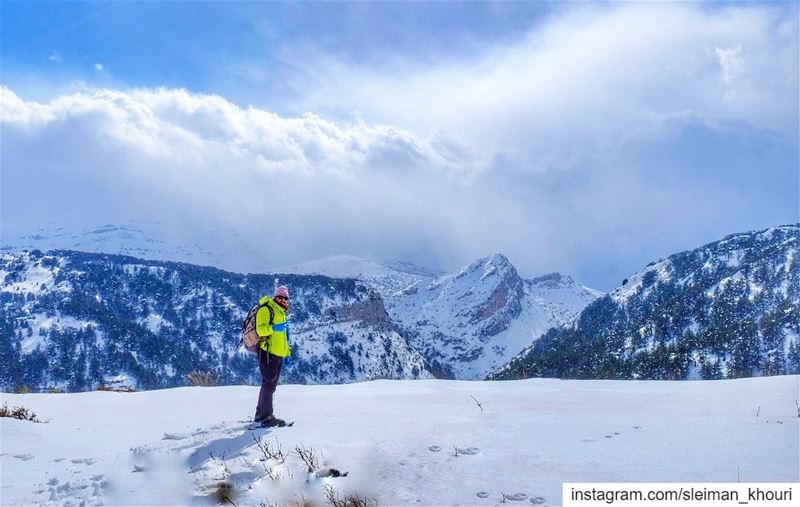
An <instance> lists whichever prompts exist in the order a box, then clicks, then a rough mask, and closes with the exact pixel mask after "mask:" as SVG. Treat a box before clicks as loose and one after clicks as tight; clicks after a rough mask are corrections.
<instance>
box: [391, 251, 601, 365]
mask: <svg viewBox="0 0 800 507" xmlns="http://www.w3.org/2000/svg"><path fill="white" fill-rule="evenodd" d="M597 295H598V293H597V292H596V291H592V290H591V289H587V288H585V287H582V286H580V285H578V284H577V283H575V281H574V280H572V279H571V278H570V277H568V276H562V275H559V274H557V273H554V274H551V275H547V276H543V277H540V278H535V279H533V280H524V279H522V278H521V277H520V276H519V274H518V273H517V270H516V269H515V268H514V266H513V265H512V264H511V262H509V260H508V259H507V258H506V257H504V256H503V255H501V254H495V255H492V256H490V257H486V258H483V259H479V260H478V261H475V262H473V263H472V264H470V265H469V266H466V267H464V268H463V269H461V270H459V271H458V272H456V273H452V274H448V275H444V276H440V277H425V278H422V279H420V280H418V281H416V282H414V283H413V284H411V285H409V286H408V287H406V288H405V289H403V290H401V291H398V292H396V293H393V294H389V295H387V296H386V309H387V311H388V313H389V315H390V316H391V318H392V319H393V320H395V321H396V322H398V323H399V325H400V329H401V333H402V334H403V335H404V336H405V337H406V338H407V339H408V341H409V343H410V344H411V345H412V346H413V347H414V348H415V349H416V350H418V351H420V352H421V353H422V354H423V355H424V356H425V357H426V359H428V361H429V363H430V364H431V367H432V368H433V370H434V371H435V372H437V373H438V374H439V375H442V376H446V377H453V378H461V379H478V378H483V377H484V376H486V374H487V373H489V372H491V371H493V370H494V369H496V368H497V367H499V366H500V365H502V364H504V363H505V362H507V361H508V360H509V359H510V358H511V357H513V356H514V355H515V354H517V353H519V351H520V350H521V349H522V348H524V347H525V346H527V345H529V344H530V342H531V341H532V340H533V339H534V338H535V337H537V336H539V335H540V334H541V333H542V332H543V331H545V330H546V329H548V328H550V327H552V326H557V325H561V324H563V323H565V322H567V321H568V320H569V319H571V318H573V317H574V316H575V315H576V314H578V313H579V312H580V311H581V310H582V309H583V308H584V307H585V306H586V305H587V304H589V303H590V302H591V301H593V300H594V299H595V298H596V297H597Z"/></svg>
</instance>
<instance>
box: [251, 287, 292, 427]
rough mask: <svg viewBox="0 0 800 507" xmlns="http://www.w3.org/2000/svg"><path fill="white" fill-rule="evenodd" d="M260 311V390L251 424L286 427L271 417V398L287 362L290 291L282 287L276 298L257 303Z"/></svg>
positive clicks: (283, 423) (257, 320)
mask: <svg viewBox="0 0 800 507" xmlns="http://www.w3.org/2000/svg"><path fill="white" fill-rule="evenodd" d="M258 304H259V305H260V306H261V308H259V309H258V313H256V333H258V336H260V337H261V338H262V339H261V343H260V344H259V350H258V368H259V369H260V370H261V390H260V391H259V393H258V405H257V406H256V415H255V417H254V419H253V420H254V422H255V423H258V424H261V425H262V426H285V425H286V421H284V420H283V419H278V418H277V417H275V414H274V413H273V407H272V396H273V395H274V394H275V389H276V388H277V387H278V378H279V377H280V375H281V365H283V362H284V361H287V362H288V361H289V356H290V355H291V353H292V351H291V349H290V348H289V325H288V323H287V322H286V312H287V311H288V310H289V289H288V288H287V287H286V286H284V285H281V286H280V287H278V288H277V289H275V295H274V296H273V297H272V298H270V297H268V296H264V297H263V298H261V299H260V300H259V301H258Z"/></svg>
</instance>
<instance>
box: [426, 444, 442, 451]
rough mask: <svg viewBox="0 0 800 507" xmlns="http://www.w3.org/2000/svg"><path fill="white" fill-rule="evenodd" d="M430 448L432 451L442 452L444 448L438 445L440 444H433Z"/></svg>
mask: <svg viewBox="0 0 800 507" xmlns="http://www.w3.org/2000/svg"><path fill="white" fill-rule="evenodd" d="M428 450H429V451H431V452H440V451H441V450H442V448H441V446H438V445H432V446H430V447H428Z"/></svg>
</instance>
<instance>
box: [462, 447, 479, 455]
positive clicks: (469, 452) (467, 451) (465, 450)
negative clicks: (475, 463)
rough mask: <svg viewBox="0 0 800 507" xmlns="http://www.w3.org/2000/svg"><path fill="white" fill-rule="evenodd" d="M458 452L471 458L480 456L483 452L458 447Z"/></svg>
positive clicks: (472, 448)
mask: <svg viewBox="0 0 800 507" xmlns="http://www.w3.org/2000/svg"><path fill="white" fill-rule="evenodd" d="M456 451H458V454H467V455H469V456H474V455H476V454H480V452H481V450H480V449H478V448H477V447H467V448H464V449H462V448H460V447H456Z"/></svg>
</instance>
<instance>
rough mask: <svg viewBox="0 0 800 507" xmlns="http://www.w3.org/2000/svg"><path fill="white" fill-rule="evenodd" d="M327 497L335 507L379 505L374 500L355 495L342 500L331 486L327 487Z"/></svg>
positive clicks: (369, 506)
mask: <svg viewBox="0 0 800 507" xmlns="http://www.w3.org/2000/svg"><path fill="white" fill-rule="evenodd" d="M325 495H326V496H327V497H328V502H330V504H331V505H332V506H333V507H371V506H373V505H378V502H376V501H375V500H374V499H372V498H367V497H365V496H364V497H362V496H358V495H357V494H355V493H354V494H351V495H349V496H345V497H344V498H342V497H340V496H339V494H338V493H336V490H334V489H333V486H331V485H330V484H328V485H326V486H325Z"/></svg>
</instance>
